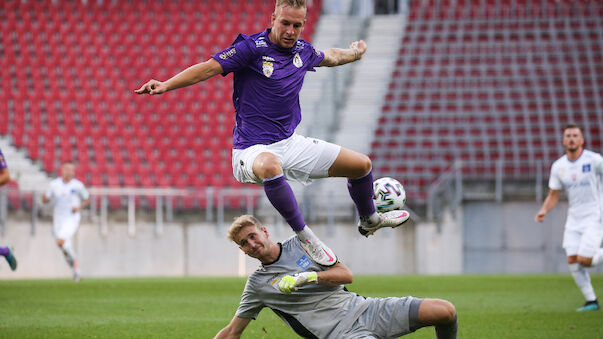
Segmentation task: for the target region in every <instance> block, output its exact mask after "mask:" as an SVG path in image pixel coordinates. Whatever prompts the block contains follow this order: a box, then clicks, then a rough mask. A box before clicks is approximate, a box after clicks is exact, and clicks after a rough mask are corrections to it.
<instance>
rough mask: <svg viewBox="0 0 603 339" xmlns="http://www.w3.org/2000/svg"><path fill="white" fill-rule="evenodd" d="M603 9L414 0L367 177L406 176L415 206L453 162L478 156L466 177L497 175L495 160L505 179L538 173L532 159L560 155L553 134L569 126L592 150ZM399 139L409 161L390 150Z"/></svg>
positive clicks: (593, 4)
mask: <svg viewBox="0 0 603 339" xmlns="http://www.w3.org/2000/svg"><path fill="white" fill-rule="evenodd" d="M602 7H603V5H602V4H601V2H600V1H595V0H583V1H570V0H567V1H566V0H563V1H557V0H544V1H540V0H482V1H459V0H443V1H411V2H410V16H409V21H408V25H407V28H406V30H405V32H404V35H403V38H402V39H401V46H400V48H399V55H398V59H397V61H396V63H395V67H394V69H392V72H391V80H390V82H389V86H388V91H387V93H386V94H385V95H384V102H383V105H382V112H381V116H380V117H378V119H379V121H380V122H383V123H380V124H379V125H378V127H377V128H376V129H375V132H374V136H375V140H374V141H373V143H372V145H371V147H372V151H371V155H370V157H371V159H372V160H373V167H374V169H375V175H376V176H393V177H396V178H398V179H402V180H401V181H404V180H403V179H404V178H406V177H408V178H410V179H412V180H408V181H407V182H405V183H404V185H405V188H406V189H407V193H408V197H409V201H413V203H415V204H419V205H420V204H422V203H424V201H422V200H421V197H426V194H424V192H427V188H428V186H429V185H430V184H431V183H432V182H434V181H435V180H436V179H437V177H438V175H439V174H440V173H442V172H443V170H444V169H446V168H448V167H449V166H450V165H451V164H452V162H453V161H454V160H455V159H460V160H464V161H467V162H471V163H472V164H474V165H472V166H471V167H467V168H464V170H463V173H464V174H465V179H468V180H472V179H473V180H481V179H484V178H493V177H494V170H495V166H494V165H492V164H493V162H494V161H496V160H498V159H503V160H505V167H504V170H505V172H508V174H509V175H515V176H519V175H524V176H525V177H524V179H526V180H533V179H535V177H534V175H535V171H534V170H529V168H528V167H529V166H530V164H536V163H548V164H551V163H552V162H553V161H554V160H555V159H556V158H557V157H559V156H560V154H562V151H563V148H562V146H561V143H560V140H559V139H560V138H559V133H560V128H561V127H562V126H563V125H564V124H565V123H568V122H576V123H579V124H581V125H583V126H585V127H586V128H585V137H586V138H587V139H589V145H588V147H600V145H601V140H602V139H603V136H602V135H601V133H600V131H601V130H602V127H603V126H602V124H603V121H601V120H603V119H602V118H601V116H603V113H602V112H603V101H602V100H599V99H597V98H600V97H601V94H603V90H602V88H603V67H602V66H601V61H602V60H603V52H602V50H601V46H603V45H602V44H603V35H602V34H600V30H601V27H603V17H602V16H601V15H599V13H600V12H601V8H602ZM528 51H529V52H528ZM391 124H395V125H394V126H392V127H391V128H388V129H385V128H383V126H391ZM396 125H397V126H396ZM403 125H404V126H412V128H408V127H401V126H403ZM398 126H400V127H398ZM590 126H594V127H595V129H594V130H593V131H590V130H589V129H590ZM391 130H398V131H401V130H403V131H405V133H395V132H394V133H392V132H391ZM413 130H414V131H417V133H416V134H414V133H407V132H408V131H413ZM399 147H403V149H404V154H405V157H399V156H395V153H396V152H397V150H398V149H399ZM409 159H422V160H421V164H422V166H414V165H412V164H408V163H407V162H408V161H410V160H409ZM526 166H528V167H526ZM532 166H534V165H532ZM417 176H421V180H418V179H413V178H416V177H417ZM415 192H416V194H418V195H417V196H413V195H414V194H415ZM421 192H423V194H422V193H421Z"/></svg>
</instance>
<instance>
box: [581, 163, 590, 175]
mask: <svg viewBox="0 0 603 339" xmlns="http://www.w3.org/2000/svg"><path fill="white" fill-rule="evenodd" d="M588 172H590V164H586V165H582V173H588Z"/></svg>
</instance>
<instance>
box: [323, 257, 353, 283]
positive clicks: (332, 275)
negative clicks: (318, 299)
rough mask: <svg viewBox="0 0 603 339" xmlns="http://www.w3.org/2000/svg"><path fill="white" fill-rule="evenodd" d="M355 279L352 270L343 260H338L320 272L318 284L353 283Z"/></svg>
mask: <svg viewBox="0 0 603 339" xmlns="http://www.w3.org/2000/svg"><path fill="white" fill-rule="evenodd" d="M353 279H354V275H353V274H352V271H350V269H349V268H348V267H347V266H346V265H344V264H343V263H342V262H338V263H337V264H335V265H334V266H332V267H331V268H329V269H328V270H326V271H320V272H318V284H320V285H324V286H339V285H345V284H351V283H352V280H353Z"/></svg>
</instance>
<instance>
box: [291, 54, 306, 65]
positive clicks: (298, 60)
mask: <svg viewBox="0 0 603 339" xmlns="http://www.w3.org/2000/svg"><path fill="white" fill-rule="evenodd" d="M293 65H294V66H295V67H297V68H300V67H302V66H303V65H304V63H303V61H302V59H301V57H300V56H299V53H296V54H295V56H294V57H293Z"/></svg>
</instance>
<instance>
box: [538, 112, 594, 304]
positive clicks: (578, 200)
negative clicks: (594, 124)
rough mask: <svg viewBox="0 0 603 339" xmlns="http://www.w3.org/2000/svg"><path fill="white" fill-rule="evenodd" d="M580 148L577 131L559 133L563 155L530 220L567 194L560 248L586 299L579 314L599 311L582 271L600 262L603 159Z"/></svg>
mask: <svg viewBox="0 0 603 339" xmlns="http://www.w3.org/2000/svg"><path fill="white" fill-rule="evenodd" d="M583 145H584V137H583V136H582V131H581V130H580V127H579V126H578V125H574V124H570V125H567V126H566V127H565V128H564V130H563V146H564V147H565V155H564V156H562V157H561V158H559V159H557V160H556V161H555V162H554V163H553V166H552V167H551V177H550V179H549V189H550V190H549V194H548V196H547V197H546V199H545V200H544V203H543V204H542V207H541V208H540V210H539V211H538V213H537V214H536V217H535V218H534V219H535V221H536V222H542V221H543V220H544V216H545V215H546V214H547V213H548V212H549V211H550V210H551V209H553V207H555V205H556V204H557V201H559V193H560V191H561V190H562V189H564V190H565V191H566V192H567V195H568V202H569V209H568V212H567V220H566V222H565V232H564V234H563V248H564V249H565V252H566V253H567V263H568V265H569V270H570V272H571V273H572V276H573V277H574V280H575V281H576V284H577V285H578V287H579V288H580V290H581V291H582V294H583V295H584V298H585V299H586V303H585V304H584V306H583V307H580V308H579V309H578V311H579V312H581V311H596V310H599V302H598V301H597V296H596V295H595V291H594V290H593V286H592V284H591V282H590V276H589V274H588V272H587V271H586V269H585V267H591V266H596V265H598V264H600V263H601V262H603V249H601V240H602V239H603V189H602V187H601V178H602V177H603V157H601V155H600V154H598V153H595V152H591V151H589V150H587V149H584V147H583Z"/></svg>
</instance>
